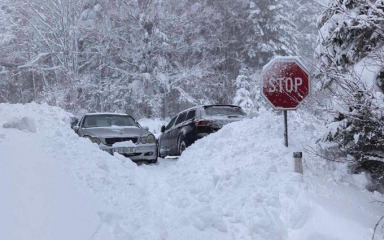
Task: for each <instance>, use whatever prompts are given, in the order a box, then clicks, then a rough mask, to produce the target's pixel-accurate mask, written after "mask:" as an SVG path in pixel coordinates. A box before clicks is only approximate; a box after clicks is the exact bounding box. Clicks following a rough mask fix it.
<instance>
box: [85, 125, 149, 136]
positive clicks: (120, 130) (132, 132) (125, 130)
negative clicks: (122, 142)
mask: <svg viewBox="0 0 384 240" xmlns="http://www.w3.org/2000/svg"><path fill="white" fill-rule="evenodd" d="M82 130H83V133H84V135H88V136H91V137H97V138H114V137H141V136H143V135H144V136H146V135H148V134H150V132H148V131H147V130H145V129H142V128H138V127H95V128H83V129H82Z"/></svg>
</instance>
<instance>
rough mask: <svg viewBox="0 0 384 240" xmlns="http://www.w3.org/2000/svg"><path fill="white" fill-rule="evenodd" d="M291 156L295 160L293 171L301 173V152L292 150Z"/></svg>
mask: <svg viewBox="0 0 384 240" xmlns="http://www.w3.org/2000/svg"><path fill="white" fill-rule="evenodd" d="M293 158H294V160H295V172H297V173H301V174H303V153H302V152H294V153H293Z"/></svg>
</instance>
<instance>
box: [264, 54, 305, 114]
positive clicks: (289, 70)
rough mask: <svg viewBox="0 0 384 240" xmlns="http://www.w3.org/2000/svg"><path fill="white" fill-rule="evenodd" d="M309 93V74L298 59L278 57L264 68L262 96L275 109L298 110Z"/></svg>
mask: <svg viewBox="0 0 384 240" xmlns="http://www.w3.org/2000/svg"><path fill="white" fill-rule="evenodd" d="M309 91H310V81H309V72H308V71H307V70H306V68H305V66H304V64H302V63H301V61H300V60H299V58H298V57H276V58H274V59H272V60H271V61H270V62H269V63H268V64H267V65H265V66H264V68H263V87H262V95H263V96H264V97H265V99H266V100H267V101H268V102H269V103H270V104H271V105H272V106H273V108H274V109H280V110H292V109H297V108H298V107H299V105H300V103H301V102H302V101H303V100H304V98H305V97H306V96H308V94H309Z"/></svg>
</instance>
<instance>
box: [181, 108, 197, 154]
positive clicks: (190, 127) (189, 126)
mask: <svg viewBox="0 0 384 240" xmlns="http://www.w3.org/2000/svg"><path fill="white" fill-rule="evenodd" d="M195 117H196V109H192V110H189V112H188V113H187V117H186V118H185V122H184V124H183V125H184V127H183V128H184V129H183V134H184V136H185V138H186V142H185V143H186V144H187V147H188V146H190V145H191V144H192V143H193V142H194V141H195V140H196V137H195V135H196V133H195V132H196V131H195V129H196V126H195Z"/></svg>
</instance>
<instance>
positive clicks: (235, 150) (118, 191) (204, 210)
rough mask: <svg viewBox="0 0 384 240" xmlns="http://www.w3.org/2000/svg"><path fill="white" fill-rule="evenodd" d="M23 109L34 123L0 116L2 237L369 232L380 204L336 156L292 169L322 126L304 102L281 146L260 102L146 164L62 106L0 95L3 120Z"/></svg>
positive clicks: (274, 119) (358, 237) (329, 239)
mask: <svg viewBox="0 0 384 240" xmlns="http://www.w3.org/2000/svg"><path fill="white" fill-rule="evenodd" d="M25 116H27V117H30V118H33V119H34V120H35V123H36V127H37V131H36V133H31V132H26V131H19V130H16V129H12V128H0V153H1V155H0V184H1V185H0V189H4V194H2V196H3V197H2V198H1V200H0V211H1V212H2V215H1V217H0V238H1V239H12V237H13V238H14V239H32V238H36V239H103V240H108V239H118V240H120V239H121V240H123V239H140V240H141V239H151V240H152V239H175V240H176V239H223V240H225V239H260V240H282V239H284V240H290V239H291V240H294V239H323V240H334V239H339V240H343V239H349V240H366V239H370V237H371V235H372V231H373V230H372V229H373V227H374V225H375V223H376V221H377V220H378V218H379V217H380V215H381V213H382V212H383V207H382V206H381V205H380V204H376V203H372V202H373V201H374V200H383V197H382V196H381V195H379V194H377V193H376V194H374V195H372V194H371V193H369V192H367V191H366V190H364V185H365V183H366V179H365V176H364V175H357V177H354V176H350V175H348V174H346V171H345V169H344V166H343V165H336V164H330V163H326V162H324V161H323V160H320V159H317V158H312V157H309V156H307V154H305V153H304V156H305V162H306V163H307V164H306V166H305V169H304V172H305V174H304V176H301V175H299V174H296V173H293V171H292V170H293V159H292V152H293V151H302V150H303V147H304V146H307V145H308V144H310V143H311V142H312V141H314V140H316V139H317V136H320V135H321V134H322V132H323V131H324V129H321V128H320V127H319V126H320V124H319V123H318V122H317V120H316V119H315V118H313V117H311V116H309V115H306V114H304V113H302V112H290V114H289V124H290V137H291V138H290V139H291V141H290V147H289V148H285V147H284V146H283V139H282V132H283V125H282V122H283V121H282V117H281V116H279V115H276V114H274V113H272V112H268V111H263V112H261V113H260V115H259V116H258V117H257V118H254V119H249V120H245V121H242V122H236V123H232V124H229V125H227V126H225V127H224V128H223V129H222V130H220V131H219V132H217V133H215V134H211V135H209V136H207V137H205V138H204V139H202V140H200V141H198V142H196V143H195V144H194V145H192V146H191V147H190V148H188V149H187V150H186V151H185V152H184V153H183V155H182V156H181V157H180V158H179V159H178V160H169V159H160V162H159V164H157V165H148V166H147V165H141V166H137V165H136V164H134V163H132V162H131V161H130V160H129V159H127V158H124V157H122V156H120V155H118V154H117V155H116V156H111V155H109V154H108V153H106V152H103V151H101V150H99V148H98V146H97V145H95V144H93V143H91V142H90V141H89V140H88V139H85V138H79V137H77V135H76V134H75V133H74V132H73V131H72V130H71V129H70V127H69V120H70V117H71V116H70V114H68V113H66V112H65V111H64V110H62V109H59V108H54V107H49V106H47V105H37V104H27V105H9V104H0V126H2V125H3V124H4V123H6V122H9V121H12V120H13V119H15V118H19V119H20V118H22V117H25ZM144 122H147V123H149V122H150V121H149V120H143V121H142V123H144ZM143 125H144V124H143ZM148 125H151V124H148ZM318 131H319V132H318ZM31 199H32V200H31ZM335 226H337V227H336V228H335ZM68 229H71V231H67V230H68ZM9 236H11V237H9ZM379 237H380V236H379Z"/></svg>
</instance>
